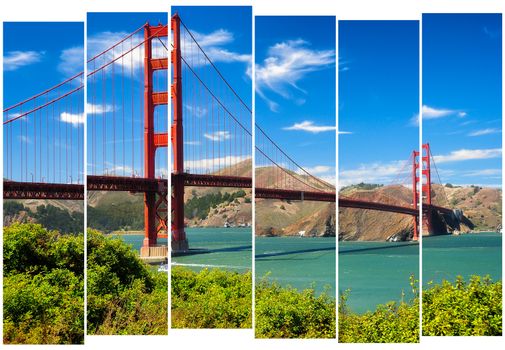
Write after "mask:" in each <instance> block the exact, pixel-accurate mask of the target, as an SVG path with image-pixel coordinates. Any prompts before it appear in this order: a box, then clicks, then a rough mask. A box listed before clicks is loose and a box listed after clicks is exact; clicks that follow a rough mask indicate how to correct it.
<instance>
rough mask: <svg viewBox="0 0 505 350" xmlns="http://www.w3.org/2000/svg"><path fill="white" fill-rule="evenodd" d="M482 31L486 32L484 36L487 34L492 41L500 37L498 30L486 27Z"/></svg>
mask: <svg viewBox="0 0 505 350" xmlns="http://www.w3.org/2000/svg"><path fill="white" fill-rule="evenodd" d="M482 31H483V32H484V34H486V36H488V37H490V38H491V39H496V38H497V37H498V36H499V35H500V33H499V31H498V30H491V29H489V28H488V27H486V26H485V27H484V28H482Z"/></svg>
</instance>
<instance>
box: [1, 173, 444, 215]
mask: <svg viewBox="0 0 505 350" xmlns="http://www.w3.org/2000/svg"><path fill="white" fill-rule="evenodd" d="M177 176H183V177H184V185H185V186H202V187H236V188H251V187H252V178H250V177H238V176H222V175H197V174H186V173H184V174H181V175H177V174H172V180H174V179H175V178H176V177H177ZM167 187H168V181H167V179H147V178H140V177H137V178H135V177H122V176H92V175H89V176H87V189H88V191H126V192H165V191H167ZM255 197H256V198H262V199H279V200H308V201H321V202H330V203H331V202H335V201H336V193H335V192H316V191H299V190H282V189H272V188H256V189H255ZM4 199H65V200H83V199H84V186H83V185H78V184H50V183H38V182H15V181H8V180H5V181H4ZM338 203H339V207H340V208H355V209H368V210H378V211H386V212H394V213H399V214H405V215H412V216H418V215H419V212H418V210H417V209H414V208H413V207H407V206H401V205H393V204H385V203H376V202H368V201H363V200H358V199H352V198H339V200H338ZM430 208H431V210H435V211H438V212H441V213H444V214H451V213H452V209H449V208H444V207H440V206H436V205H431V206H429V205H426V204H424V205H423V212H428V211H429V210H430Z"/></svg>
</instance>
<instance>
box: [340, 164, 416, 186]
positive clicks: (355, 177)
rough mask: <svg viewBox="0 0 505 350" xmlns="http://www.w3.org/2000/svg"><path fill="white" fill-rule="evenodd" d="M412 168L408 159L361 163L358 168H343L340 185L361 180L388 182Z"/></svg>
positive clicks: (366, 181) (405, 173)
mask: <svg viewBox="0 0 505 350" xmlns="http://www.w3.org/2000/svg"><path fill="white" fill-rule="evenodd" d="M409 171H410V168H409V167H408V166H407V161H405V160H401V161H391V162H387V163H379V162H375V163H368V164H361V165H360V166H358V168H356V169H348V170H341V171H340V173H339V186H348V185H352V184H357V183H360V182H365V183H381V184H387V183H390V182H391V181H393V180H394V179H396V178H398V177H403V176H404V175H407V174H408V173H409Z"/></svg>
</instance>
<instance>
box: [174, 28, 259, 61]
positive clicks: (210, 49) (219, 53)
mask: <svg viewBox="0 0 505 350" xmlns="http://www.w3.org/2000/svg"><path fill="white" fill-rule="evenodd" d="M191 33H193V36H194V37H195V39H196V41H197V42H198V43H199V44H200V46H201V47H202V48H203V50H204V51H205V53H206V54H207V56H209V58H210V59H211V60H212V62H224V63H232V62H243V63H247V64H251V60H252V58H251V55H248V54H241V53H237V52H233V51H229V50H227V49H226V48H224V47H223V46H225V45H228V44H230V43H232V42H233V41H235V38H234V36H233V33H230V32H229V31H227V30H226V29H218V30H215V31H213V32H212V33H209V34H203V33H199V32H195V31H191ZM193 46H194V44H193ZM191 52H193V53H194V54H195V55H196V53H197V52H198V48H196V47H192V45H187V46H186V50H185V52H183V54H184V55H185V57H189V56H190V55H191ZM200 63H202V64H204V63H207V62H204V60H201V62H200ZM197 64H198V63H197Z"/></svg>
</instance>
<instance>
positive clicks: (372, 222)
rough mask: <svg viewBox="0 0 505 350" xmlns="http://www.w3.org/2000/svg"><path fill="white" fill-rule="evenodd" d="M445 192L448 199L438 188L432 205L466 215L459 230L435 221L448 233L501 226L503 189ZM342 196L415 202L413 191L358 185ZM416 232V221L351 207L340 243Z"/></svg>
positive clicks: (342, 215) (342, 217) (343, 213)
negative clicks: (414, 222) (414, 225)
mask: <svg viewBox="0 0 505 350" xmlns="http://www.w3.org/2000/svg"><path fill="white" fill-rule="evenodd" d="M444 190H445V193H446V195H447V199H445V196H444V195H443V192H442V187H441V186H440V185H438V186H437V185H435V186H434V188H433V192H434V193H433V198H432V202H433V203H435V204H439V205H443V206H447V207H450V208H458V209H462V210H463V213H464V216H465V217H464V222H463V223H462V224H461V225H459V227H457V228H455V227H450V226H447V225H446V223H447V224H451V223H450V220H449V219H448V218H442V217H437V218H436V220H435V221H437V222H438V223H441V224H442V225H443V229H445V231H447V232H451V231H453V230H454V229H457V230H460V231H463V232H469V231H485V230H490V231H494V230H496V228H497V226H498V225H499V224H500V223H501V215H502V214H501V211H502V209H501V190H500V189H496V188H482V187H475V186H469V187H455V186H451V185H448V186H447V185H446V186H444ZM340 194H341V195H344V196H347V197H351V198H359V199H366V200H371V201H380V202H383V203H390V204H402V203H403V204H407V205H408V204H409V203H411V201H412V199H411V196H412V192H411V190H410V189H408V188H406V187H403V186H384V187H376V186H372V187H370V185H365V186H359V185H356V186H350V187H347V188H343V189H342V190H341V191H340ZM447 203H449V204H447ZM371 228H380V229H377V230H374V229H371ZM412 231H413V221H412V218H411V217H409V216H406V215H401V214H394V213H386V212H378V211H372V210H361V209H349V208H342V209H340V211H339V239H340V240H363V241H369V240H372V241H373V240H387V239H392V238H395V239H400V240H404V239H407V238H408V237H409V236H411V235H412Z"/></svg>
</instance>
